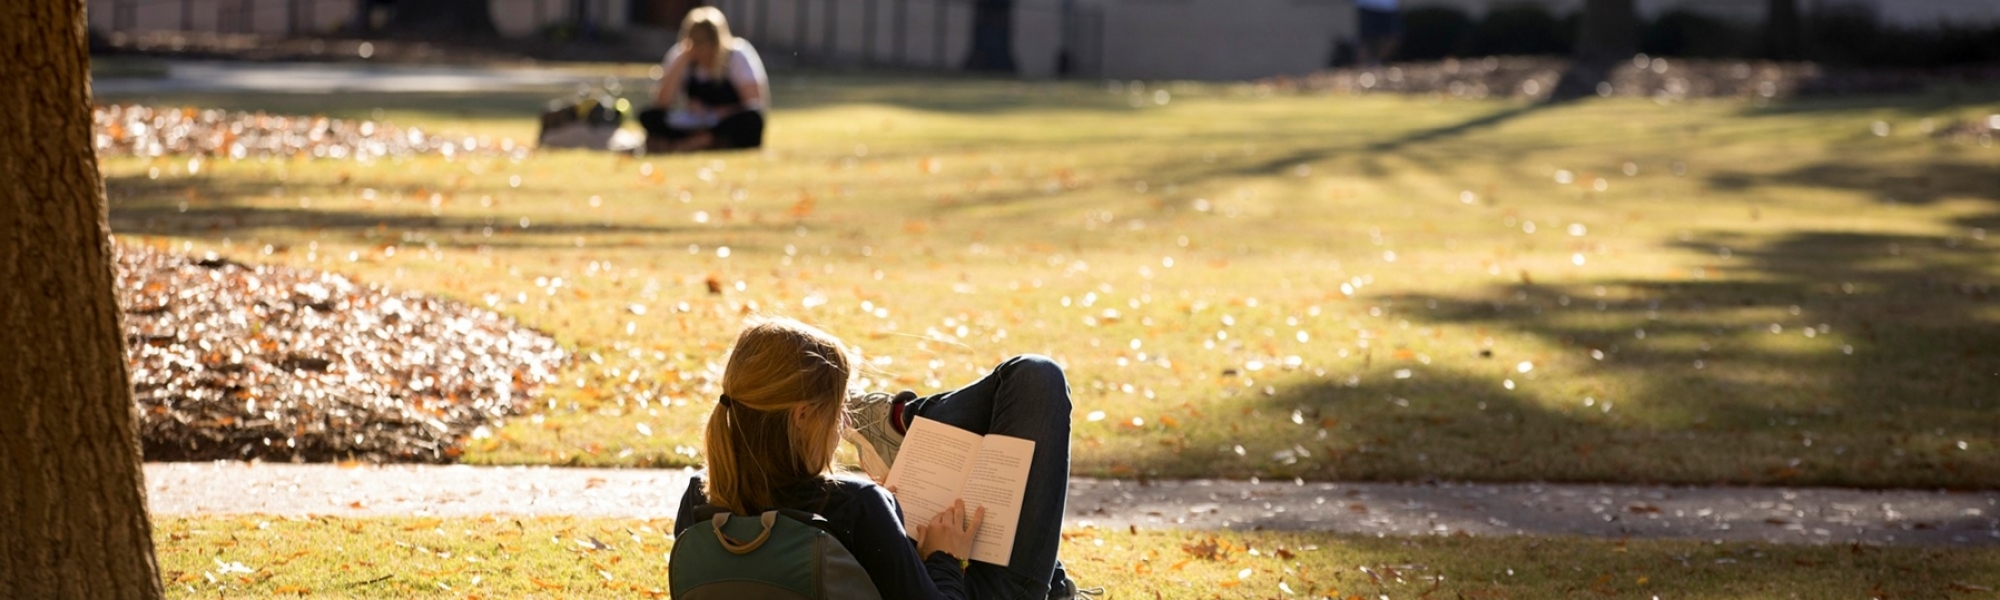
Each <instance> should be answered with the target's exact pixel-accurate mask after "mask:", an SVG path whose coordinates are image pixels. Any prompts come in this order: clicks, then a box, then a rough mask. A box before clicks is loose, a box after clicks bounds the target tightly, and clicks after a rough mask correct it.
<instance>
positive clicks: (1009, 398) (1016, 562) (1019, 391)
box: [903, 355, 1070, 600]
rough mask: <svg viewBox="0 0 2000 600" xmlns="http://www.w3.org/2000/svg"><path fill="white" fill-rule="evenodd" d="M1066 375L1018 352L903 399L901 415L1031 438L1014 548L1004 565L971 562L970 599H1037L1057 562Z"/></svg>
mask: <svg viewBox="0 0 2000 600" xmlns="http://www.w3.org/2000/svg"><path fill="white" fill-rule="evenodd" d="M1069 411H1070V402H1069V381H1068V380H1067V379H1066V378H1064V376H1063V371H1062V367H1061V366H1058V365H1057V364H1056V363H1055V361H1053V360H1049V358H1048V357H1044V356H1035V355H1022V356H1016V357H1014V358H1010V359H1007V360H1006V361H1005V362H1002V363H1000V366H999V367H996V368H994V369H993V372H992V373H988V374H987V375H986V376H985V377H983V378H980V380H979V381H975V382H973V383H972V384H971V385H967V386H965V387H962V388H958V389H956V390H952V391H949V392H944V393H941V394H936V395H932V396H929V397H925V398H919V399H917V400H914V401H911V402H910V405H909V406H908V407H907V408H906V409H905V412H904V413H903V414H905V415H916V416H921V417H924V418H927V419H932V420H936V421H939V422H942V423H944V424H947V425H951V426H953V427H958V428H960V429H965V430H967V431H971V432H973V433H978V434H982V435H984V434H991V433H997V434H1000V435H1006V436H1012V437H1017V438H1022V439H1027V440H1033V441H1034V442H1035V456H1034V458H1033V459H1031V460H1030V461H1029V463H1028V489H1027V496H1026V498H1024V499H1023V500H1022V503H1021V522H1020V524H1019V526H1018V527H1016V529H1015V530H1014V553H1013V555H1012V556H1011V557H1010V558H1009V559H1008V564H1007V566H1005V567H1002V566H999V565H994V564H990V563H984V562H978V561H974V562H973V563H972V565H971V566H970V567H968V568H966V570H965V582H966V587H968V588H970V589H971V592H972V597H973V598H975V599H977V600H1042V599H1043V598H1047V597H1048V595H1049V583H1050V581H1051V579H1052V578H1053V577H1054V576H1055V572H1056V570H1057V568H1058V564H1057V563H1056V548H1057V546H1058V545H1060V544H1061V543H1062V520H1063V510H1064V505H1065V504H1066V503H1067V502H1068V499H1069V421H1070V415H1069Z"/></svg>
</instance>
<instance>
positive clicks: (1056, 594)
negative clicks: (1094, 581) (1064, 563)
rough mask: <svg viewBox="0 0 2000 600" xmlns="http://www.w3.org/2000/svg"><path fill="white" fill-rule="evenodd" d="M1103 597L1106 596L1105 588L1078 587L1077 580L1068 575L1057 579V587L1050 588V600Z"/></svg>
mask: <svg viewBox="0 0 2000 600" xmlns="http://www.w3.org/2000/svg"><path fill="white" fill-rule="evenodd" d="M1102 595H1104V588H1101V587H1094V588H1079V587H1076V580H1074V579H1070V578H1069V576H1068V575H1067V574H1065V575H1063V576H1062V578H1061V579H1057V580H1056V582H1055V585H1051V586H1049V600H1078V599H1080V598H1096V597H1098V596H1102Z"/></svg>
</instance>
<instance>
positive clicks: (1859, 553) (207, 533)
mask: <svg viewBox="0 0 2000 600" xmlns="http://www.w3.org/2000/svg"><path fill="white" fill-rule="evenodd" d="M154 527H155V531H154V537H155V539H156V540H157V541H158V543H159V554H160V567H161V571H162V577H163V578H164V579H165V580H166V582H167V590H168V595H169V596H170V597H178V598H197V597H200V598H205V597H211V596H221V597H248V596H259V597H291V596H307V597H341V598H345V597H394V598H408V597H449V598H570V597H592V598H663V597H666V590H667V586H668V584H667V569H666V567H667V553H668V551H669V550H670V549H672V547H673V538H672V537H671V533H672V531H673V526H672V522H671V520H665V519H663V520H656V521H646V520H616V519H573V518H509V517H488V518H478V519H436V518H399V519H342V518H335V517H317V518H280V517H239V516H230V517H196V518H172V519H162V520H159V521H157V522H156V523H155V524H154ZM1064 537H1065V538H1066V540H1067V541H1066V542H1065V547H1064V550H1063V557H1064V559H1063V560H1064V562H1065V563H1066V564H1068V565H1070V568H1071V569H1072V572H1073V573H1074V575H1073V576H1074V577H1076V578H1077V579H1078V580H1079V582H1081V583H1082V584H1083V585H1085V586H1087V587H1088V586H1104V587H1106V588H1107V592H1108V594H1107V595H1106V596H1105V597H1106V598H1111V599H1118V598H1149V597H1150V598H1155V599H1176V600H1178V599H1195V598H1336V599H1344V598H1356V597H1358V598H1369V599H1374V598H1382V597H1388V598H1409V597H1423V598H1515V599H1532V598H1574V597H1579V596H1589V597H1598V596H1602V597H1608V598H1649V597H1653V596H1655V595H1658V596H1659V597H1663V598H1732V599H1734V598H1846V597H1854V598H1860V597H1878V598H1911V597H1921V598H1942V597H1956V596H1968V597H1984V596H1990V595H1992V591H1991V590H1992V587H1993V586H1996V585H2000V580H1996V578H1995V574H1996V573H2000V549H1993V548H1956V549H1949V550H1946V549H1937V548H1908V547H1868V546H1792V545H1767V544H1754V543H1727V544H1711V543H1703V542H1696V541H1652V540H1626V541H1617V540H1595V539H1575V538H1540V539H1533V538H1473V537H1433V538H1423V537H1419V538H1392V539H1380V538H1368V537H1355V536H1341V535H1333V534H1326V533H1280V532H1239V533H1220V534H1211V533H1202V532H1158V531H1140V532H1129V531H1106V530H1098V529H1080V530H1071V531H1069V532H1066V534H1065V536H1064Z"/></svg>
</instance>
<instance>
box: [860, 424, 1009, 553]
mask: <svg viewBox="0 0 2000 600" xmlns="http://www.w3.org/2000/svg"><path fill="white" fill-rule="evenodd" d="M980 442H981V440H980V437H979V434H975V433H973V432H970V431H966V430H963V429H959V428H957V427H952V426H950V425H946V424H944V423H939V422H937V421H934V420H931V419H926V418H922V417H918V418H917V419H915V421H914V422H912V423H910V430H909V432H908V433H906V434H904V435H903V446H902V449H900V450H897V451H896V462H895V463H893V464H891V465H890V466H889V479H888V481H886V482H884V485H885V486H887V487H890V488H894V489H895V490H896V503H897V504H900V505H902V507H903V528H904V529H907V530H909V531H910V532H911V533H912V534H913V535H914V534H915V533H916V531H917V530H918V529H921V528H922V527H923V525H924V524H925V523H929V522H930V521H931V517H933V516H935V515H937V514H938V513H939V512H941V511H943V510H945V509H947V508H951V503H952V501H954V500H957V499H958V496H959V491H960V490H961V489H962V488H964V487H965V477H966V473H968V472H970V471H971V470H972V460H973V458H974V457H975V456H977V455H978V453H979V445H980ZM987 510H988V515H989V516H990V515H991V514H992V513H991V511H992V509H987Z"/></svg>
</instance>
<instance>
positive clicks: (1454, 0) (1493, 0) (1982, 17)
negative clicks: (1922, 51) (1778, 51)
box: [1403, 0, 2000, 27]
mask: <svg viewBox="0 0 2000 600" xmlns="http://www.w3.org/2000/svg"><path fill="white" fill-rule="evenodd" d="M1634 2H1635V4H1636V5H1637V8H1638V9H1639V15H1640V16H1641V17H1645V18H1653V17H1658V16H1660V15H1661V14H1663V13H1666V12H1668V11H1673V10H1683V9H1684V10H1691V11H1694V12H1698V13H1703V14H1706V15H1709V16H1713V17H1718V18H1723V19H1729V20H1733V21H1739V22H1746V23H1754V22H1762V21H1763V19H1764V12H1765V11H1766V10H1767V8H1766V7H1767V6H1768V5H1769V2H1767V1H1766V0H1634ZM1510 4H1538V5H1541V6H1544V7H1547V8H1548V9H1549V10H1550V11H1551V12H1555V13H1558V14H1561V13H1567V12H1570V11H1575V10H1578V9H1580V8H1582V7H1583V0H1403V5H1404V6H1450V7H1455V8H1458V9H1461V10H1464V11H1466V12H1467V13H1470V14H1472V15H1474V16H1478V15H1481V14H1484V13H1485V12H1486V11H1487V9H1490V8H1493V7H1496V6H1504V5H1510ZM1834 4H1839V5H1849V6H1853V5H1860V6H1866V7H1869V8H1871V9H1873V10H1874V12H1875V14H1876V16H1877V17H1878V18H1880V19H1881V20H1882V21H1883V22H1885V23H1892V24H1896V25H1903V26H1909V27H1926V26H1933V25H1937V24H1939V23H1965V24H1974V25H1985V24H1989V23H1994V22H2000V0H1798V8H1799V11H1800V12H1810V11H1812V10H1814V9H1815V8H1818V7H1822V6H1827V5H1834Z"/></svg>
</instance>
